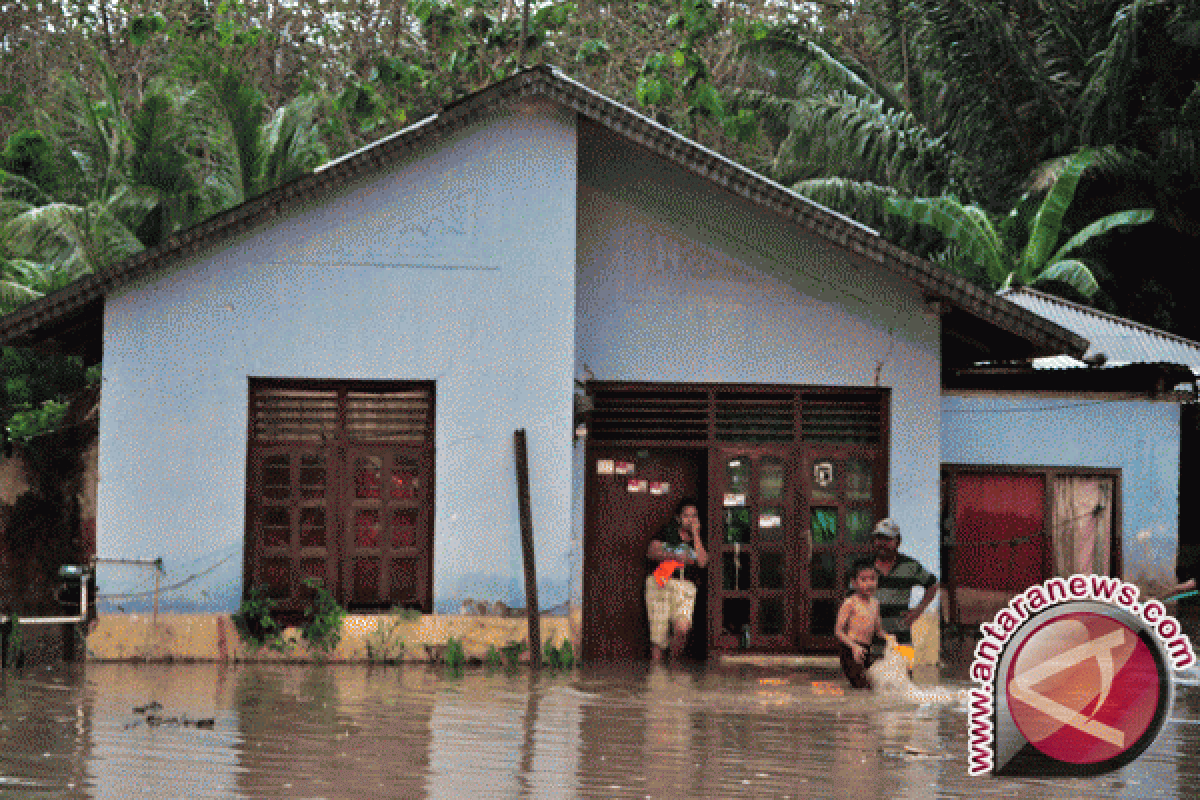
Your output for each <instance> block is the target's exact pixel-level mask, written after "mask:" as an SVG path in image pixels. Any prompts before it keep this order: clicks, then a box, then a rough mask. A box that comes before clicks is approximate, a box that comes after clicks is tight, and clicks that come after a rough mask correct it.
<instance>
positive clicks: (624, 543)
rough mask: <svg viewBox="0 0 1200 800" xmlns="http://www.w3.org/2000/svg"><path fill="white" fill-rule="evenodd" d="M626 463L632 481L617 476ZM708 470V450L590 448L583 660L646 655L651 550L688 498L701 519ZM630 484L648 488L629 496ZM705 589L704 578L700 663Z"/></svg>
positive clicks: (697, 625) (697, 641)
mask: <svg viewBox="0 0 1200 800" xmlns="http://www.w3.org/2000/svg"><path fill="white" fill-rule="evenodd" d="M622 464H629V465H632V469H633V472H632V474H618V470H620V466H621V465H622ZM704 464H705V453H704V451H703V450H693V451H688V450H653V449H652V450H646V449H638V448H633V447H619V446H603V447H592V448H590V451H589V456H588V459H587V471H588V472H587V478H586V485H587V492H586V497H587V504H586V509H585V518H584V548H583V550H584V560H583V568H584V573H583V619H584V631H583V656H584V658H585V659H587V660H588V661H609V662H612V661H636V660H641V659H644V658H646V657H647V656H648V654H649V647H650V640H649V635H650V634H649V629H648V626H647V622H646V601H645V581H646V570H645V564H646V548H647V547H648V546H649V544H650V540H651V539H652V538H653V537H654V535H655V534H656V533H658V532H659V531H660V530H662V528H663V526H664V525H666V524H667V522H668V521H669V520H670V518H671V515H672V514H673V513H674V512H675V507H676V505H677V504H678V503H679V501H680V500H681V499H683V498H684V497H693V498H696V500H697V502H698V503H699V508H700V511H701V514H702V515H703V514H704V509H705V508H706V507H707V506H706V500H705V497H704V486H703V478H704ZM621 471H623V470H621ZM630 481H637V482H644V484H643V483H635V484H634V488H635V489H637V491H630ZM664 489H665V490H664ZM704 523H705V525H704V529H705V532H706V534H707V533H708V522H707V520H704ZM710 569H711V565H710ZM705 586H706V581H705V580H704V579H703V576H701V579H700V580H698V581H697V589H698V590H699V591H698V593H697V595H698V596H697V603H696V612H695V615H694V617H693V632H692V635H691V637H690V638H689V654H690V655H693V656H697V657H702V656H703V653H704V644H705V641H706V631H705V619H706V617H705V612H706V608H705V601H704V598H705V593H704V589H705Z"/></svg>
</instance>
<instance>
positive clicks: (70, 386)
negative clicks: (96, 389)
mask: <svg viewBox="0 0 1200 800" xmlns="http://www.w3.org/2000/svg"><path fill="white" fill-rule="evenodd" d="M99 380H100V368H99V367H91V368H88V367H85V366H84V364H83V360H82V359H80V358H77V357H74V356H58V355H48V354H46V353H36V352H34V351H32V350H27V349H24V348H16V347H5V348H0V420H2V421H3V424H4V432H5V434H6V436H7V441H14V440H17V441H21V442H27V441H28V440H29V439H31V438H32V437H34V436H38V435H40V434H43V433H47V432H49V431H52V430H55V429H57V427H58V423H59V422H60V421H61V419H62V415H63V413H65V411H66V408H67V402H68V401H69V399H70V398H71V397H72V396H73V395H75V394H76V393H78V392H79V391H81V390H82V389H84V388H85V387H86V386H89V385H95V384H96V383H98V382H99Z"/></svg>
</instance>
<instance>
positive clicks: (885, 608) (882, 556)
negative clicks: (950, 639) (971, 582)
mask: <svg viewBox="0 0 1200 800" xmlns="http://www.w3.org/2000/svg"><path fill="white" fill-rule="evenodd" d="M871 546H872V547H873V548H874V549H875V569H876V570H878V572H879V587H878V588H877V589H876V590H875V596H876V597H878V598H879V613H880V616H882V617H883V629H884V630H885V631H887V632H888V633H891V634H893V635H895V637H896V640H897V641H898V642H899V643H900V644H912V635H911V633H910V632H909V629H910V628H911V627H912V624H913V622H915V621H916V620H917V619H918V618H919V617H920V616H921V614H923V613H924V612H925V609H926V608H928V607H929V604H930V603H932V602H933V598H935V597H937V592H938V579H937V576H935V575H934V574H933V573H932V572H929V571H928V570H926V569H925V568H924V567H923V566H921V563H920V562H919V561H917V560H916V559H914V558H910V557H909V556H906V555H904V554H903V553H901V552H900V526H899V525H897V524H896V522H895V521H894V520H892V519H882V520H880V521H879V523H878V524H877V525H876V526H875V530H874V532H873V533H872V534H871ZM914 586H923V587H925V594H924V595H923V596H922V597H921V602H920V603H918V604H917V607H916V608H912V609H910V608H909V607H908V606H909V602H910V600H911V598H912V590H913V587H914Z"/></svg>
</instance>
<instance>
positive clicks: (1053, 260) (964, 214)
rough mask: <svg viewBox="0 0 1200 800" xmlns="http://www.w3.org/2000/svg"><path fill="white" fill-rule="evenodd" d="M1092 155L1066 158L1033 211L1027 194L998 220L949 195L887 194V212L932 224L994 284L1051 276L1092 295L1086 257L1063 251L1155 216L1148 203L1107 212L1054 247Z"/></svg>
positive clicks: (1095, 286)
mask: <svg viewBox="0 0 1200 800" xmlns="http://www.w3.org/2000/svg"><path fill="white" fill-rule="evenodd" d="M1092 159H1093V154H1092V153H1091V152H1090V151H1087V150H1084V151H1081V152H1079V153H1077V154H1075V155H1074V156H1072V157H1071V158H1070V159H1067V161H1066V163H1065V165H1064V167H1063V169H1062V171H1061V173H1060V174H1059V176H1058V179H1057V180H1056V182H1055V184H1054V186H1053V187H1052V188H1051V189H1050V191H1049V192H1047V194H1046V197H1045V198H1044V199H1043V200H1042V202H1041V203H1040V204H1039V205H1038V207H1037V210H1036V212H1033V214H1032V216H1031V215H1030V206H1029V202H1028V198H1023V199H1022V202H1021V203H1019V204H1018V205H1017V207H1016V208H1014V209H1013V210H1012V211H1010V212H1009V214H1008V215H1007V217H1006V218H1004V221H1003V222H1002V223H999V224H997V223H995V222H993V219H992V216H991V215H989V214H988V213H987V212H986V211H985V210H983V209H982V208H979V207H978V206H975V205H969V204H963V203H961V202H959V201H958V199H957V198H955V197H953V196H951V195H942V196H940V197H889V198H887V200H886V208H887V210H888V212H889V213H892V214H895V215H897V216H900V217H903V218H904V219H907V220H910V221H912V222H916V223H918V224H921V225H926V226H929V227H931V228H934V229H935V230H937V231H938V232H939V233H941V234H942V236H944V237H945V238H946V239H947V240H948V241H949V242H952V243H953V246H954V248H955V254H956V255H957V256H958V257H959V259H960V260H965V261H967V262H969V263H970V264H971V265H972V266H975V267H979V268H982V269H983V271H984V274H985V275H986V276H987V279H988V281H989V282H990V283H991V284H992V286H993V288H995V287H1000V288H1008V287H1010V286H1023V285H1037V284H1045V283H1050V282H1055V283H1060V284H1065V285H1067V286H1070V287H1071V289H1073V290H1074V291H1076V292H1078V293H1079V294H1081V295H1083V296H1084V297H1087V298H1091V297H1092V296H1094V295H1095V294H1096V292H1097V291H1098V290H1099V288H1100V287H1099V284H1098V283H1097V282H1096V278H1095V276H1094V275H1093V274H1092V271H1091V269H1090V268H1089V267H1088V265H1087V264H1086V263H1084V262H1083V261H1081V260H1079V259H1074V258H1067V255H1068V254H1069V253H1071V252H1072V251H1074V250H1076V249H1077V248H1079V247H1082V246H1083V245H1084V244H1086V243H1087V242H1089V241H1091V240H1092V239H1094V238H1096V237H1098V236H1101V235H1103V234H1105V233H1107V232H1108V231H1110V230H1112V229H1114V228H1116V227H1118V226H1127V225H1139V224H1143V223H1145V222H1149V221H1150V220H1152V219H1153V218H1154V212H1153V211H1152V210H1150V209H1138V210H1131V211H1122V212H1117V213H1116V214H1109V215H1107V216H1105V217H1103V218H1101V219H1099V220H1096V221H1094V222H1092V223H1091V224H1089V225H1088V226H1086V227H1085V228H1083V229H1082V230H1081V231H1079V232H1078V233H1076V234H1075V235H1074V236H1072V237H1071V238H1070V239H1069V240H1068V241H1067V242H1066V243H1065V244H1064V245H1062V246H1061V247H1058V249H1057V250H1054V249H1053V248H1055V247H1056V245H1057V244H1058V241H1059V239H1060V238H1061V235H1062V226H1063V218H1064V217H1065V216H1066V214H1067V210H1068V209H1069V208H1070V205H1071V201H1072V200H1073V199H1074V196H1075V190H1076V187H1077V186H1078V184H1079V180H1080V178H1081V176H1082V175H1083V173H1084V171H1085V170H1086V169H1087V168H1088V166H1089V165H1090V164H1091V163H1092ZM952 263H953V262H952Z"/></svg>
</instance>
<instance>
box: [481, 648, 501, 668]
mask: <svg viewBox="0 0 1200 800" xmlns="http://www.w3.org/2000/svg"><path fill="white" fill-rule="evenodd" d="M503 664H504V659H503V657H502V656H501V655H500V651H499V650H497V649H496V645H494V644H489V645H488V649H487V653H486V654H485V655H484V657H483V665H484V666H485V667H489V668H495V667H499V666H502V665H503Z"/></svg>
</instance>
